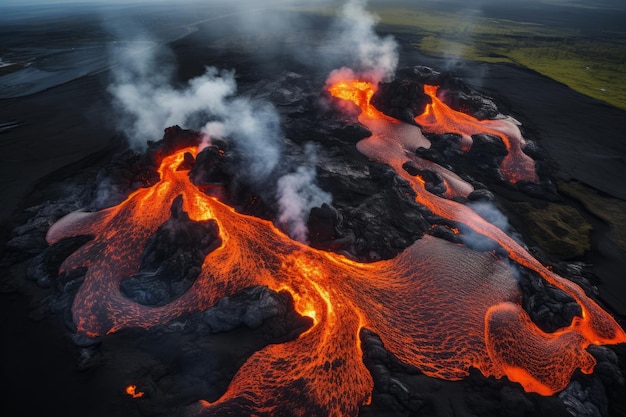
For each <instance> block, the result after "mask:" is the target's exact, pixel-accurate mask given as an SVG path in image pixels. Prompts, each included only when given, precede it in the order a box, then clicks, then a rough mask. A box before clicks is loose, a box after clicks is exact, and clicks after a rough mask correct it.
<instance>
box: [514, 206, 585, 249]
mask: <svg viewBox="0 0 626 417" xmlns="http://www.w3.org/2000/svg"><path fill="white" fill-rule="evenodd" d="M512 207H513V210H514V211H515V212H516V213H517V214H518V215H519V216H520V217H521V218H522V219H524V221H525V223H526V226H527V228H528V231H529V233H530V238H531V239H532V240H533V241H535V242H536V243H537V245H539V246H540V247H541V248H542V249H544V250H545V251H547V252H548V253H550V254H552V255H556V256H559V257H562V258H565V259H568V258H573V257H576V256H582V255H583V254H584V253H585V251H586V250H588V249H589V248H590V242H589V236H590V233H591V230H592V227H591V225H590V224H589V223H587V222H586V221H585V219H584V218H583V216H582V215H581V214H580V213H579V212H578V211H577V210H576V209H575V208H572V207H570V206H567V205H563V204H554V203H549V204H548V205H547V206H546V207H542V208H537V207H534V206H533V205H532V204H530V203H513V205H512Z"/></svg>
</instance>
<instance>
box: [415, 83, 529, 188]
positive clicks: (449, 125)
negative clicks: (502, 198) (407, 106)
mask: <svg viewBox="0 0 626 417" xmlns="http://www.w3.org/2000/svg"><path fill="white" fill-rule="evenodd" d="M438 89H439V87H437V86H433V85H425V86H424V92H425V93H426V94H427V95H428V96H429V97H430V98H431V100H432V102H431V103H430V104H428V105H427V106H426V109H425V110H424V113H422V114H420V115H419V116H417V117H415V122H416V123H418V124H419V125H420V126H422V128H423V129H424V130H425V131H426V132H430V133H437V134H442V133H456V134H458V135H461V146H462V149H463V150H465V151H468V150H469V149H470V148H471V146H472V137H471V136H472V135H475V134H479V133H486V134H490V135H494V136H497V137H499V138H501V139H502V142H504V144H505V145H506V150H507V152H508V153H507V155H506V156H505V158H504V160H503V161H502V164H501V166H500V171H501V172H502V174H503V175H504V177H505V178H506V179H507V180H508V181H510V182H512V183H516V182H518V181H527V182H536V181H537V174H536V173H535V161H533V159H532V158H531V157H529V156H528V155H526V154H525V153H524V152H523V150H522V149H523V148H524V145H525V144H526V141H525V140H524V138H523V137H522V134H521V132H520V130H519V128H518V127H517V125H516V124H515V123H514V121H513V119H510V118H507V119H498V120H478V119H476V118H474V117H472V116H470V115H468V114H465V113H462V112H458V111H455V110H453V109H451V108H450V107H448V106H447V105H446V104H445V103H444V102H443V101H441V100H440V99H439V98H438V97H437V90H438Z"/></svg>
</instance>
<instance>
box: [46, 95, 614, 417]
mask: <svg viewBox="0 0 626 417" xmlns="http://www.w3.org/2000/svg"><path fill="white" fill-rule="evenodd" d="M341 90H342V88H341V87H337V89H336V90H335V92H336V93H337V92H340V91H341ZM352 97H354V96H352ZM359 97H360V96H359V95H358V94H357V95H356V99H355V103H356V104H359V103H360V105H362V106H367V105H369V101H368V100H369V98H368V97H367V96H365V100H361V99H360V98H359ZM370 97H371V96H370ZM369 110H372V111H371V112H370V111H368V112H364V113H362V115H365V116H363V117H360V119H359V120H362V123H364V124H366V126H367V123H370V122H372V120H375V119H376V118H377V117H378V116H377V115H378V113H376V112H374V111H373V109H369ZM376 120H377V121H376V123H378V122H380V119H376ZM385 120H386V119H385ZM385 120H384V121H383V124H385V123H389V124H394V126H395V127H392V128H389V129H387V128H386V127H385V128H380V130H378V132H379V134H378V135H373V136H372V137H369V138H367V139H364V140H363V141H361V142H360V143H359V144H358V147H359V149H360V150H361V151H362V152H364V153H365V155H367V156H369V157H371V158H376V159H378V160H381V161H385V162H387V163H388V164H389V165H391V166H392V167H394V168H395V169H396V170H397V171H398V174H399V175H402V177H403V178H405V179H407V181H409V182H410V184H411V186H412V187H413V188H414V189H415V191H416V193H417V195H418V197H417V201H418V203H420V204H423V205H426V206H427V207H429V208H430V209H431V210H432V211H433V212H435V213H436V214H438V215H440V216H442V217H445V218H448V219H451V220H454V221H457V222H459V223H464V224H466V225H467V226H468V227H471V228H472V229H474V230H476V231H477V232H479V233H482V234H484V235H486V236H488V237H491V238H492V239H494V240H495V241H497V242H498V243H500V244H501V246H502V247H503V248H505V249H506V250H507V251H508V252H509V255H510V257H511V259H513V260H514V261H516V262H517V263H519V264H521V265H523V266H525V267H528V268H530V269H533V270H535V271H537V272H539V273H540V274H541V275H542V276H543V277H544V278H545V279H546V280H547V281H549V282H551V283H553V284H555V285H557V286H559V287H560V288H562V289H564V290H565V291H566V292H567V293H568V294H570V295H572V296H573V297H574V298H575V299H576V300H577V301H578V302H579V304H580V305H581V307H582V309H583V315H582V317H577V318H575V319H574V321H573V322H572V323H571V324H570V325H569V326H567V327H566V328H563V329H559V330H558V331H557V332H554V333H545V332H543V331H541V330H540V329H539V328H537V327H536V326H535V325H534V323H532V322H531V321H530V319H529V318H528V316H527V314H526V313H525V312H524V310H523V309H522V307H521V305H520V303H521V297H522V296H521V293H520V290H519V287H518V285H517V281H516V279H515V275H514V271H513V270H512V268H511V266H510V265H509V263H508V262H504V261H501V260H499V259H498V258H497V257H496V256H495V255H493V254H491V253H480V252H475V251H473V250H471V249H469V248H467V247H465V246H462V245H455V244H452V243H450V242H447V241H445V240H441V239H437V238H434V237H430V236H426V237H424V238H422V239H420V240H418V241H416V242H415V243H414V244H413V245H411V246H410V247H409V248H407V249H406V250H405V251H404V252H402V253H401V254H400V255H398V256H397V257H396V258H394V259H391V260H385V261H380V262H376V263H371V264H361V263H359V262H355V261H352V260H349V259H346V258H344V257H342V256H340V255H336V254H333V253H328V252H323V251H319V250H315V249H312V248H310V247H308V246H305V245H303V244H301V243H299V242H296V241H293V240H291V239H289V237H288V236H286V235H285V234H284V233H282V232H281V231H280V230H279V229H277V228H276V227H274V225H273V224H272V223H271V222H269V221H266V220H262V219H259V218H255V217H250V216H246V215H242V214H239V213H237V212H235V211H234V210H233V209H232V208H231V207H228V206H226V205H224V204H223V203H221V202H220V201H218V200H217V199H215V198H212V197H209V196H207V195H205V194H203V193H202V192H200V191H199V190H198V189H197V188H196V187H195V186H194V185H193V184H192V183H191V182H190V181H189V178H188V171H184V170H177V169H178V167H179V165H180V164H181V163H182V162H183V160H184V153H185V152H190V153H192V154H194V155H195V152H196V150H195V149H193V148H188V149H184V150H182V151H179V152H177V153H175V154H173V155H171V156H168V157H166V158H164V160H163V162H162V164H161V167H160V169H159V173H160V181H159V182H158V183H157V184H155V185H154V186H152V187H150V188H142V189H139V190H137V191H135V192H134V193H133V194H131V195H130V196H129V197H128V198H127V199H126V200H125V201H124V202H122V203H121V204H119V205H118V206H116V207H112V208H109V209H106V210H103V211H100V212H96V213H84V212H77V213H74V214H70V215H68V216H67V217H65V218H63V219H61V220H60V221H59V222H57V223H56V224H54V225H53V226H52V227H51V228H50V230H49V232H48V235H47V240H48V241H49V242H50V243H53V242H57V241H59V240H60V239H62V238H64V237H67V236H75V235H79V234H91V235H94V236H95V237H94V239H93V240H92V241H90V242H88V243H87V244H86V245H84V246H83V247H81V248H80V249H79V250H78V251H76V252H75V253H74V254H72V255H71V256H70V257H68V258H67V259H66V261H65V262H64V263H63V265H62V267H61V270H62V271H69V270H71V269H74V268H78V267H81V266H87V267H88V270H87V274H86V276H85V280H84V282H83V284H82V286H81V287H80V289H79V290H78V293H77V294H76V297H75V299H74V304H73V307H72V313H73V317H74V321H75V323H76V324H77V326H78V331H79V332H81V333H85V334H87V335H94V336H95V335H102V334H105V333H110V332H114V331H116V330H119V329H121V328H125V327H129V326H139V327H142V328H150V327H152V326H155V325H158V324H162V323H166V322H167V321H169V320H172V319H174V318H176V317H178V316H180V315H181V314H183V313H185V312H193V311H201V310H205V309H207V308H209V307H211V306H213V305H214V304H215V303H216V302H217V301H218V300H219V299H221V298H222V297H224V296H230V295H233V294H235V293H237V292H238V291H241V290H242V289H244V288H247V287H249V286H253V285H265V286H267V287H269V288H271V289H273V290H276V291H288V292H289V293H290V294H291V295H292V297H293V299H294V306H295V308H296V311H298V312H299V313H300V314H302V315H304V316H308V317H310V318H311V321H312V326H311V327H310V328H309V329H308V330H307V331H305V332H304V333H302V334H301V335H300V336H299V337H298V338H297V339H296V340H294V341H292V342H288V343H284V344H275V345H269V346H267V347H265V348H263V349H261V350H260V351H258V352H256V353H254V354H253V355H252V356H251V357H250V358H249V359H248V360H247V361H246V362H245V363H244V365H243V366H242V367H241V368H240V369H239V371H238V372H237V374H236V375H235V376H234V378H233V380H232V382H231V383H230V385H229V387H228V389H227V391H226V393H225V394H224V395H223V396H222V397H221V398H220V399H219V400H217V401H215V402H213V403H210V402H208V401H199V402H198V403H197V404H195V405H194V406H192V407H191V410H190V413H192V414H198V415H212V414H213V413H218V412H219V413H222V412H223V413H224V414H228V412H229V411H233V410H238V409H239V408H238V407H240V406H241V404H247V405H248V406H249V407H252V408H253V410H252V411H253V412H251V414H255V413H257V414H258V413H262V412H263V413H268V414H269V415H281V412H285V411H286V410H288V411H289V413H290V414H291V415H307V416H312V415H324V416H326V415H331V416H356V415H357V414H358V412H359V407H360V406H361V405H363V404H367V403H368V402H369V401H370V396H371V391H372V388H373V382H372V379H371V376H370V374H369V372H368V370H367V368H366V367H365V366H364V365H363V362H362V360H361V357H362V352H361V347H360V340H359V331H360V329H361V328H363V327H367V328H369V329H371V330H373V331H374V332H376V333H378V334H379V335H380V337H381V339H382V340H383V342H384V343H385V347H386V348H388V349H389V350H390V351H391V352H393V353H394V354H396V355H397V356H398V357H399V358H400V359H401V360H403V361H405V362H407V363H409V364H412V365H415V366H416V367H418V368H419V369H421V370H422V371H423V372H424V373H425V374H427V375H430V376H433V377H438V378H444V379H450V380H455V379H460V378H463V377H465V376H467V375H468V373H469V369H470V368H471V367H476V368H478V369H480V371H481V372H482V373H483V374H484V375H493V376H496V377H503V376H505V375H506V376H508V377H509V378H510V379H512V380H514V381H518V382H519V383H520V384H522V386H523V387H524V388H525V389H526V390H528V391H534V392H538V393H541V394H544V395H549V394H552V393H555V392H558V391H560V390H562V389H563V388H564V387H565V386H566V385H567V384H568V382H569V380H570V377H571V375H572V373H573V372H574V371H575V370H576V369H578V368H580V369H582V370H583V371H584V372H591V371H592V369H593V366H594V364H595V361H594V359H593V357H592V356H591V355H589V353H587V352H586V350H585V348H586V347H587V346H588V345H589V344H611V343H622V342H625V341H626V335H625V334H624V332H623V330H622V329H621V328H620V327H619V325H617V323H616V322H615V321H614V320H613V318H612V317H611V316H610V315H608V314H607V313H606V312H604V311H603V310H602V309H601V308H600V307H599V306H598V305H597V304H596V303H594V302H593V301H592V300H590V299H589V298H587V297H586V296H585V294H584V293H583V292H582V290H581V289H580V288H578V287H577V286H575V285H574V284H572V283H570V282H569V281H567V280H565V279H563V278H561V277H559V276H557V275H555V274H554V273H552V272H551V271H548V270H547V269H545V268H544V267H543V266H542V265H541V264H540V263H539V262H537V261H536V260H535V259H534V258H532V257H531V256H530V255H529V254H528V253H527V252H525V251H524V250H523V248H521V247H520V246H519V245H518V244H517V243H516V242H514V241H513V240H512V239H510V238H509V237H508V236H507V235H506V234H504V233H503V232H502V231H501V230H499V229H497V228H496V227H495V226H493V225H491V224H489V223H487V222H486V221H484V220H483V219H482V218H481V217H480V216H478V215H477V214H476V213H474V212H473V211H472V210H471V209H469V208H467V207H466V206H464V205H462V204H459V203H456V202H455V201H453V200H448V199H446V198H441V197H436V196H434V195H432V194H430V193H428V192H426V191H425V189H424V186H423V184H422V182H420V181H419V179H418V178H416V177H412V176H410V175H409V174H408V173H407V172H406V171H404V170H403V169H402V168H401V167H402V164H403V163H404V162H406V161H409V160H411V159H408V158H410V156H407V155H410V154H411V152H407V147H412V146H414V145H415V143H416V142H415V141H419V140H421V139H420V138H419V137H418V136H415V137H414V138H413V139H411V140H409V141H405V142H402V140H404V139H399V140H400V142H399V141H398V140H396V139H395V138H393V137H391V136H386V135H385V134H384V133H385V132H391V133H393V134H396V133H398V132H405V131H404V130H397V128H398V127H399V124H398V122H396V121H392V120H388V121H385ZM363 121H364V122H363ZM372 123H374V122H372ZM379 127H380V126H379ZM411 132H413V131H411ZM412 134H413V133H412ZM449 178H454V177H452V176H451V177H449ZM457 178H458V177H457ZM456 181H457V180H456V179H455V180H454V181H453V182H451V183H450V188H451V190H452V191H451V192H450V195H454V193H460V194H463V193H466V192H467V189H466V188H464V187H465V186H464V185H463V184H462V180H460V179H458V181H460V182H459V183H458V184H456ZM453 183H454V184H453ZM179 195H182V196H183V209H184V210H185V211H186V212H187V213H188V214H189V216H190V218H191V219H193V220H195V221H200V220H208V219H214V220H215V221H216V222H217V224H218V226H219V233H220V237H221V239H222V244H221V246H220V247H218V248H217V249H215V250H214V251H212V252H211V253H209V254H208V255H207V256H206V258H205V259H204V263H203V265H202V271H201V273H200V275H199V276H198V278H197V280H196V282H195V283H194V284H193V285H192V287H191V288H190V289H189V290H188V291H187V292H185V293H184V294H183V295H182V296H180V297H178V298H176V299H174V300H173V301H172V302H171V303H169V304H167V305H165V306H162V307H148V306H144V305H140V304H137V303H135V302H134V301H132V300H130V299H128V298H126V297H124V296H123V295H122V294H121V292H120V286H119V284H120V282H121V280H122V279H124V278H125V277H128V276H130V275H133V274H135V273H137V271H138V270H139V265H140V258H141V255H142V248H143V247H145V245H146V241H147V240H148V238H149V237H150V236H152V235H153V234H154V233H155V231H156V230H157V228H158V227H159V226H160V225H161V224H163V223H164V222H165V221H166V220H167V219H168V218H169V216H170V206H171V204H172V202H173V201H174V199H175V198H176V197H177V196H179ZM454 306H458V307H457V308H455V307H454Z"/></svg>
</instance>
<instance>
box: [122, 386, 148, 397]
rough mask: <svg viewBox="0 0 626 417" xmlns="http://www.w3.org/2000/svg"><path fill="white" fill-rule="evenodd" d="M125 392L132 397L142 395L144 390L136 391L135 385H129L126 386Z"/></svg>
mask: <svg viewBox="0 0 626 417" xmlns="http://www.w3.org/2000/svg"><path fill="white" fill-rule="evenodd" d="M125 391H126V394H128V395H130V396H131V397H133V398H141V397H143V396H144V394H145V393H144V392H142V391H137V385H129V386H127V387H126V390H125Z"/></svg>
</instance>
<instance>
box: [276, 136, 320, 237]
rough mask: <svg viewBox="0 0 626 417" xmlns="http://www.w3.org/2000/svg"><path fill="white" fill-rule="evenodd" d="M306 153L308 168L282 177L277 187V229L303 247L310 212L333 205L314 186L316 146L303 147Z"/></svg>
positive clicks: (315, 184)
mask: <svg viewBox="0 0 626 417" xmlns="http://www.w3.org/2000/svg"><path fill="white" fill-rule="evenodd" d="M305 152H306V155H307V156H308V159H309V160H308V164H306V165H302V166H299V167H298V168H297V169H296V171H295V172H292V173H289V174H286V175H284V176H282V177H281V178H280V179H279V180H278V183H277V197H278V206H279V210H278V218H277V222H278V225H279V226H280V227H282V228H283V229H286V231H287V233H288V234H289V237H291V238H292V239H295V240H298V241H300V242H302V243H307V242H308V228H307V225H306V223H307V220H308V216H309V213H310V211H311V209H312V208H313V207H319V206H321V205H322V204H323V203H327V204H330V203H331V202H332V196H331V194H329V193H327V192H326V191H324V190H322V189H321V188H320V187H319V186H318V185H317V183H316V172H315V163H316V159H317V158H316V149H315V146H314V145H313V144H310V143H309V144H307V145H305Z"/></svg>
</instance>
